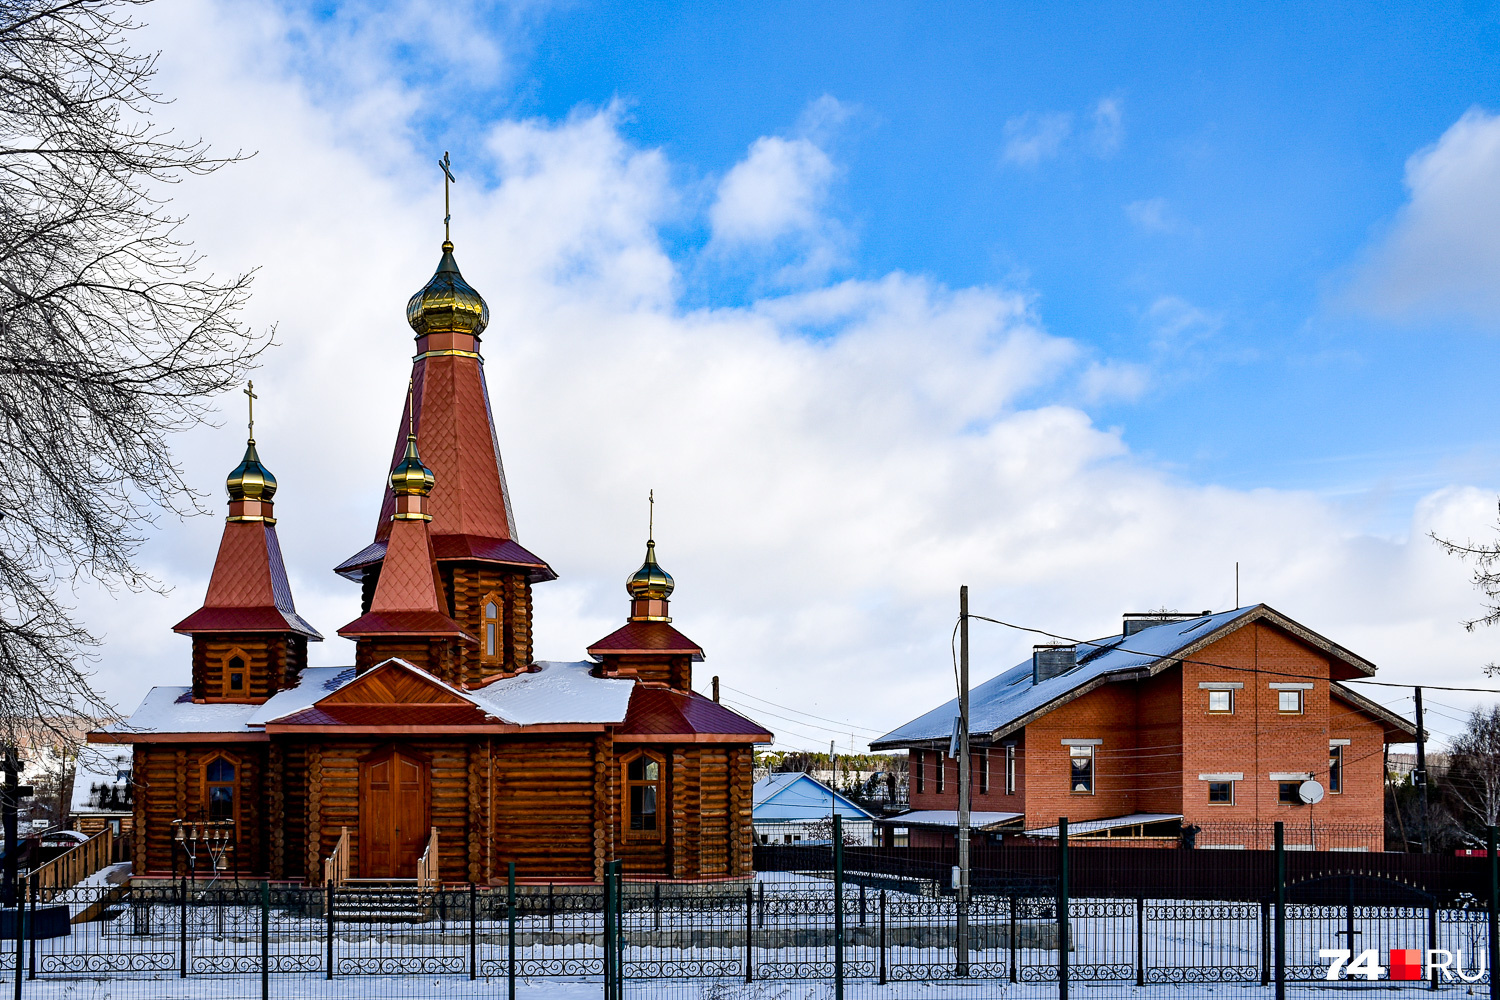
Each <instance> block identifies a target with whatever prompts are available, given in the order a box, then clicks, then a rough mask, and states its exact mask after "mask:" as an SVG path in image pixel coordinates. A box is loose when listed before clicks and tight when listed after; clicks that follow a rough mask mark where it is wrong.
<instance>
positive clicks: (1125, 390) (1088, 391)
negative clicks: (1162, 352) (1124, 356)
mask: <svg viewBox="0 0 1500 1000" xmlns="http://www.w3.org/2000/svg"><path fill="white" fill-rule="evenodd" d="M1078 384H1079V389H1080V390H1081V391H1082V393H1083V398H1084V401H1085V402H1088V403H1109V402H1115V401H1117V400H1118V401H1121V402H1127V403H1128V402H1133V401H1134V400H1137V399H1140V398H1141V396H1143V395H1144V394H1145V392H1146V390H1147V389H1148V388H1149V387H1150V385H1151V373H1150V371H1149V369H1147V368H1146V366H1145V365H1138V364H1134V363H1132V362H1128V361H1095V362H1092V363H1090V364H1089V366H1088V367H1087V368H1086V369H1084V372H1083V375H1082V376H1080V378H1079V380H1078Z"/></svg>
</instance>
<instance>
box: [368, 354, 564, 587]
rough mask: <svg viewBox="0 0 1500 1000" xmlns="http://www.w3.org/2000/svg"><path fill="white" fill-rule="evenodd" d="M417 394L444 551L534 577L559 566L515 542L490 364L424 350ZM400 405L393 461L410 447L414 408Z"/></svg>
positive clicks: (388, 497) (390, 504)
mask: <svg viewBox="0 0 1500 1000" xmlns="http://www.w3.org/2000/svg"><path fill="white" fill-rule="evenodd" d="M412 381H413V389H412V392H413V399H414V402H415V406H416V417H415V421H414V423H415V426H416V432H417V447H418V449H419V450H420V451H421V453H422V461H423V462H424V463H426V464H427V466H428V467H429V468H431V469H432V471H433V474H434V475H435V476H436V477H437V485H436V486H435V487H434V488H433V491H432V495H431V496H430V497H429V498H428V511H429V512H430V513H431V514H432V525H431V530H432V537H433V542H434V544H435V546H436V547H437V550H438V552H439V558H442V559H470V558H472V559H483V560H486V561H493V562H505V563H513V564H517V565H524V566H529V567H531V568H532V569H533V574H532V578H533V580H538V581H539V580H551V579H555V578H556V574H555V573H553V572H552V570H551V568H550V567H548V566H547V564H546V563H544V562H542V561H541V560H540V559H538V558H537V557H536V556H534V555H532V554H531V553H529V552H527V551H526V550H525V549H523V548H521V547H520V546H519V545H516V546H514V549H510V548H508V547H507V546H506V544H505V543H507V542H511V543H513V542H514V539H513V535H514V533H515V528H514V524H515V519H514V517H513V515H512V513H511V505H510V492H509V488H508V487H507V485H506V482H505V469H504V466H503V465H502V464H501V461H500V444H499V440H498V439H497V437H496V435H495V425H494V419H493V417H492V415H491V413H490V402H489V392H488V389H487V387H486V385H485V379H484V366H483V365H482V364H481V363H480V361H479V359H478V358H477V357H465V356H463V355H438V356H433V357H419V358H418V359H417V360H416V362H415V363H414V364H413V365H412ZM406 409H407V408H406V407H403V408H402V413H401V422H400V424H399V426H398V430H397V434H396V446H395V451H394V452H393V453H392V458H391V466H390V467H391V468H394V467H395V465H396V463H397V462H398V461H400V459H401V456H402V454H403V453H404V452H405V449H406V434H407V429H408V419H409V418H408V416H407V412H406ZM395 509H396V498H395V493H394V492H393V491H392V490H391V488H390V486H389V484H387V486H386V490H385V498H384V502H383V503H382V504H381V508H380V520H379V522H378V523H377V525H376V528H375V541H376V542H377V543H379V542H384V541H385V540H386V539H387V538H389V537H390V532H391V523H392V522H391V514H392V513H394V512H395ZM382 558H383V554H381V553H377V552H376V551H375V550H374V548H373V546H372V547H369V548H366V549H365V550H364V551H362V552H360V553H359V555H357V556H355V557H353V558H351V559H348V560H345V561H344V562H343V563H342V564H340V566H339V567H338V572H340V573H343V574H345V575H354V574H355V572H356V571H357V570H358V569H361V568H363V566H366V565H370V564H372V563H376V562H379V561H381V559H382Z"/></svg>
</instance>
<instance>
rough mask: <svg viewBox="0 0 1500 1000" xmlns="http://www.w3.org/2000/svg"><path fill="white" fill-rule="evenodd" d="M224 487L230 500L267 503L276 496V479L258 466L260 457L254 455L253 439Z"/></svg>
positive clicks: (268, 471)
mask: <svg viewBox="0 0 1500 1000" xmlns="http://www.w3.org/2000/svg"><path fill="white" fill-rule="evenodd" d="M224 485H225V486H226V487H228V489H229V499H231V500H266V501H269V500H270V499H271V498H272V497H274V496H275V495H276V477H275V476H273V475H271V470H270V469H268V468H266V467H265V466H264V465H261V464H260V456H259V455H257V454H256V453H255V439H254V438H251V439H250V441H249V443H248V444H246V446H245V457H244V459H243V460H242V461H241V462H240V464H239V465H237V466H235V468H234V471H233V472H231V473H230V474H229V479H228V480H226V481H225V483H224Z"/></svg>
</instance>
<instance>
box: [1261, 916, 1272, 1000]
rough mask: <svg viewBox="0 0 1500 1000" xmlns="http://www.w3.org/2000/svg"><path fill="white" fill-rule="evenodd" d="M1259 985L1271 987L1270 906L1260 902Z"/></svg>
mask: <svg viewBox="0 0 1500 1000" xmlns="http://www.w3.org/2000/svg"><path fill="white" fill-rule="evenodd" d="M1260 984H1261V985H1262V986H1269V985H1271V904H1270V903H1268V902H1267V901H1266V900H1265V899H1262V900H1261V901H1260Z"/></svg>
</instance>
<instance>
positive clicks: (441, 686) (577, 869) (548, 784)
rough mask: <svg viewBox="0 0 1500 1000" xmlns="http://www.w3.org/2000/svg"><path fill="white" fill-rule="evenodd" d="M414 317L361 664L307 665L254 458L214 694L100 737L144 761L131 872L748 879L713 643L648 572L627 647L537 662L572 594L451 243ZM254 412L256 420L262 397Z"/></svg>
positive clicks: (753, 738)
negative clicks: (699, 680)
mask: <svg viewBox="0 0 1500 1000" xmlns="http://www.w3.org/2000/svg"><path fill="white" fill-rule="evenodd" d="M406 318H407V321H408V323H410V325H411V327H412V329H413V330H414V331H415V333H416V357H415V359H414V361H413V365H412V378H411V388H410V390H409V392H408V394H407V400H406V406H405V407H404V409H403V412H402V414H401V421H400V431H399V433H398V434H397V438H396V446H395V449H394V453H393V456H392V460H391V472H390V476H389V477H388V481H387V483H386V488H385V494H384V500H383V503H382V506H381V511H380V517H379V520H378V522H377V526H376V529H375V539H374V541H372V542H371V543H370V544H369V545H368V546H366V547H365V548H364V549H363V550H361V551H360V552H359V553H357V554H355V555H354V556H352V557H350V558H349V559H347V560H346V561H345V562H344V563H343V564H341V565H340V566H338V567H337V569H336V572H338V573H340V574H342V575H343V576H345V577H347V578H348V579H350V580H352V581H354V582H355V583H358V584H359V585H360V587H361V594H362V597H361V604H360V612H361V613H360V614H359V616H358V617H356V618H355V619H354V620H353V621H351V622H349V623H348V624H347V625H345V626H343V627H342V628H340V629H339V630H338V633H339V635H341V636H344V637H346V638H349V639H353V640H354V641H355V655H354V664H353V666H349V667H309V666H308V665H307V648H308V646H307V644H308V643H309V642H319V641H321V640H322V636H321V635H320V634H319V633H318V631H317V630H316V629H315V628H313V626H312V625H310V624H308V622H306V621H305V620H304V619H303V618H302V617H301V616H299V615H298V614H297V611H296V608H295V606H294V604H293V602H292V593H291V588H290V587H289V586H288V583H287V577H286V571H285V568H284V566H283V563H282V554H281V548H280V545H279V543H278V542H277V539H276V519H275V517H274V513H273V498H274V496H275V493H276V479H275V477H274V476H272V475H271V473H270V472H269V471H268V470H267V469H266V467H265V466H264V465H263V464H262V463H261V460H260V456H259V455H258V454H257V452H256V448H255V439H254V421H253V413H252V420H251V424H250V440H249V443H248V446H247V448H246V450H245V457H244V460H243V461H242V462H241V463H240V465H239V466H238V467H237V468H236V469H235V470H234V471H233V472H232V473H231V474H230V476H229V480H228V491H229V516H228V518H227V521H226V524H225V526H224V535H223V539H222V541H221V542H220V544H219V552H218V558H217V561H216V562H215V564H214V569H213V576H212V578H211V580H210V583H209V586H208V594H207V596H206V598H205V599H204V602H203V607H202V608H200V609H199V610H198V611H195V612H194V613H193V614H191V615H189V616H188V617H187V618H186V619H184V620H183V621H182V622H180V623H179V624H178V625H177V626H176V631H177V632H180V633H182V634H184V635H187V636H189V637H191V639H192V683H191V684H190V685H185V686H163V687H155V688H153V689H152V690H151V691H150V693H149V694H147V696H146V699H145V701H143V702H142V704H141V706H140V708H139V709H138V710H137V711H136V712H135V713H134V714H133V715H132V716H131V717H130V718H129V719H127V720H125V721H124V722H121V723H118V724H114V725H111V726H108V727H106V728H104V729H102V730H99V731H97V732H94V733H92V734H90V737H89V738H90V740H91V741H93V742H98V743H123V744H131V745H132V746H133V750H134V781H135V794H134V805H135V815H134V822H135V831H136V836H135V840H134V858H133V861H134V866H133V867H134V873H135V876H136V877H137V878H143V877H144V878H150V877H154V876H156V877H170V876H173V875H175V874H181V873H184V872H185V871H186V869H187V867H188V866H189V865H191V866H192V867H193V869H194V870H195V871H197V872H199V873H200V874H201V873H203V872H204V871H205V868H206V867H207V866H208V865H213V867H215V868H216V869H217V870H219V871H232V872H234V873H236V874H237V875H239V876H240V877H253V878H270V879H278V880H281V879H287V880H301V881H304V882H308V883H321V882H322V881H324V879H325V877H328V878H342V877H346V876H347V877H349V878H367V879H411V878H416V877H417V876H418V875H419V867H420V868H421V872H420V874H421V875H422V877H423V878H426V879H429V880H430V879H438V880H441V881H445V882H450V883H451V882H479V883H483V882H487V881H489V880H491V879H495V878H497V877H500V878H503V877H504V875H505V872H506V866H507V863H508V862H512V861H514V862H515V864H516V870H517V873H518V874H519V875H520V876H521V877H523V878H531V879H552V880H580V881H593V880H598V879H599V878H601V876H602V872H603V867H604V864H605V862H606V861H609V860H613V859H617V858H618V859H621V860H623V862H624V867H625V871H626V872H627V873H631V874H635V875H642V876H658V877H661V878H664V879H711V878H734V877H743V876H745V875H748V874H749V873H750V872H751V813H750V810H751V780H752V779H751V759H752V748H753V746H754V745H755V744H757V743H765V742H769V741H770V739H771V734H770V733H768V732H766V731H765V729H764V728H763V727H761V726H760V725H758V724H756V723H755V722H753V721H751V720H750V719H747V718H745V717H743V716H741V715H738V714H736V713H735V712H732V711H730V710H729V709H727V708H725V707H723V706H721V705H719V704H718V703H716V702H714V701H712V700H709V699H707V698H704V697H702V696H701V695H698V694H695V693H694V692H693V690H692V680H693V664H694V663H696V662H699V661H701V660H702V659H703V651H702V650H701V649H700V648H699V647H698V645H697V644H696V643H694V642H693V641H692V640H690V639H689V638H687V636H685V635H683V634H682V633H681V632H679V631H677V629H676V628H674V627H673V625H672V619H671V617H670V616H669V614H668V598H669V597H670V595H671V593H672V588H673V582H672V578H671V576H669V575H668V574H667V573H666V572H665V571H664V570H663V569H662V568H661V567H660V566H659V565H658V564H657V561H656V547H655V542H654V541H653V540H651V539H649V538H648V540H647V542H646V559H645V563H644V564H643V565H642V566H641V568H640V569H639V570H638V571H637V572H636V573H635V574H634V575H633V576H631V577H630V579H629V581H628V583H627V589H628V591H629V595H630V614H629V617H628V619H627V621H626V623H625V625H624V626H623V627H621V628H619V629H617V630H616V631H614V632H612V633H611V634H609V635H607V636H605V637H604V638H602V639H600V640H599V641H598V642H596V643H594V644H593V645H592V646H590V647H589V648H588V650H587V653H588V656H589V659H588V660H584V661H579V662H553V661H537V660H534V659H533V657H532V620H531V619H532V602H531V588H532V587H533V586H534V585H536V584H538V583H545V582H546V581H548V580H552V579H555V578H556V574H555V573H554V572H553V571H552V569H551V568H550V567H549V566H548V565H547V563H546V562H544V561H543V560H542V559H540V558H539V557H537V556H536V555H534V554H532V553H531V552H529V551H528V550H527V549H525V548H523V547H522V546H521V544H520V543H519V542H518V541H517V540H516V533H515V520H514V517H513V515H512V513H511V503H510V494H509V492H508V489H507V486H506V481H505V473H504V469H503V466H502V465H501V461H500V449H499V443H498V438H497V436H496V433H495V427H494V423H493V419H492V417H491V412H490V406H489V397H488V391H487V388H486V385H485V378H484V361H483V358H482V357H481V356H480V337H481V335H482V334H483V332H484V329H485V326H486V324H487V322H488V319H489V309H488V307H487V306H486V305H485V302H484V300H483V299H482V298H481V297H480V295H479V293H478V292H476V291H475V290H474V289H473V288H471V287H470V286H469V285H468V284H467V283H466V282H465V281H464V279H463V277H462V275H460V273H459V269H458V264H457V262H456V260H455V259H454V256H453V244H452V243H451V242H447V241H446V240H445V242H444V243H443V247H442V259H441V261H440V262H439V264H438V268H437V271H436V273H435V274H434V275H433V277H432V280H431V281H429V282H428V283H427V285H426V287H425V288H423V289H422V290H421V291H419V292H417V294H416V295H414V296H412V298H411V301H410V302H409V303H408V305H407V309H406ZM252 399H253V397H252Z"/></svg>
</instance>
